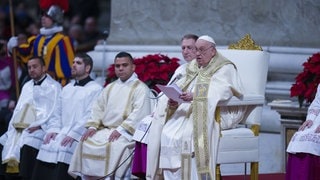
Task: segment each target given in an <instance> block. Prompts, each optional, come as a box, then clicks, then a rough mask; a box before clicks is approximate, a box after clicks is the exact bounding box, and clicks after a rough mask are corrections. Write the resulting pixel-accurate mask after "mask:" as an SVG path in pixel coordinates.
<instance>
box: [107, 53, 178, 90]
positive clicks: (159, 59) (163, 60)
mask: <svg viewBox="0 0 320 180" xmlns="http://www.w3.org/2000/svg"><path fill="white" fill-rule="evenodd" d="M134 64H135V65H136V69H135V73H136V74H137V75H138V78H139V79H140V80H141V81H143V82H144V83H146V84H147V85H148V86H149V88H151V89H154V90H156V91H158V92H159V89H158V88H157V87H156V86H155V85H156V84H167V83H168V82H169V80H170V78H171V76H172V75H173V73H174V71H175V70H176V69H177V67H178V66H179V59H178V58H169V57H168V56H166V55H163V54H151V55H147V56H144V57H142V58H134ZM107 72H108V74H107V78H106V82H105V86H106V85H108V84H109V83H111V82H112V81H114V80H116V79H117V77H116V74H115V72H114V65H111V66H110V67H108V69H107Z"/></svg>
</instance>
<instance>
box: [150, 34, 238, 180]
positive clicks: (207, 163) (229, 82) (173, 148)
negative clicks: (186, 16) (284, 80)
mask: <svg viewBox="0 0 320 180" xmlns="http://www.w3.org/2000/svg"><path fill="white" fill-rule="evenodd" d="M195 47H196V59H195V60H193V61H191V62H190V63H189V64H188V66H187V68H186V75H185V76H183V78H181V79H180V80H178V81H177V82H176V84H177V85H178V86H179V87H180V88H181V89H182V90H183V93H182V95H181V96H180V98H181V99H182V100H184V101H185V103H178V102H176V101H173V100H172V99H168V98H167V97H166V96H162V97H161V98H160V99H159V103H158V107H157V109H156V111H155V113H154V121H153V123H152V124H151V127H150V132H149V137H152V140H151V141H149V144H148V152H147V153H148V156H147V158H148V164H147V165H148V167H147V178H148V179H149V178H150V179H155V178H157V176H158V175H159V174H158V172H157V171H160V170H162V171H163V173H162V175H163V176H164V179H215V164H216V157H217V143H218V141H219V133H220V125H219V123H218V122H217V121H216V119H215V116H214V114H215V110H216V107H217V104H218V102H219V101H222V100H228V99H230V98H231V97H232V96H237V97H240V96H241V95H242V93H241V92H242V90H241V87H242V86H241V81H240V78H239V76H238V73H237V70H236V67H235V65H234V64H233V63H232V62H231V61H229V60H228V59H226V58H225V57H223V56H222V55H221V54H220V53H219V52H218V51H217V50H216V44H215V42H214V40H213V39H212V38H211V37H209V36H206V35H205V36H200V37H199V38H198V40H197V41H196V43H195ZM149 166H151V167H149ZM153 166H158V168H159V169H158V170H156V168H154V167H153Z"/></svg>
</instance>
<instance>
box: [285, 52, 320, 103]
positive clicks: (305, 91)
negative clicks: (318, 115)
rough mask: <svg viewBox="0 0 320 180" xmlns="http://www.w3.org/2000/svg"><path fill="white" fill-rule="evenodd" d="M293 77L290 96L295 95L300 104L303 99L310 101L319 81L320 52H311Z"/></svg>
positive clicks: (313, 96)
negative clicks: (301, 69)
mask: <svg viewBox="0 0 320 180" xmlns="http://www.w3.org/2000/svg"><path fill="white" fill-rule="evenodd" d="M295 79H296V82H295V83H294V84H293V85H292V87H291V89H290V92H291V97H294V96H297V97H298V100H299V103H300V106H301V105H302V102H303V101H304V100H305V101H306V102H307V103H311V102H312V101H313V99H314V98H315V95H316V93H317V87H318V84H319V83H320V52H318V53H315V54H313V55H312V56H311V57H309V58H308V60H307V61H306V62H304V63H303V71H302V72H301V73H300V74H298V75H297V77H296V78H295Z"/></svg>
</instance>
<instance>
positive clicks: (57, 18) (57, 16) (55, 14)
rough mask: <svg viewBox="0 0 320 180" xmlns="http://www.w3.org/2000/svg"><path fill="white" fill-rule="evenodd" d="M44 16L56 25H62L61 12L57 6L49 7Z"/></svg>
mask: <svg viewBox="0 0 320 180" xmlns="http://www.w3.org/2000/svg"><path fill="white" fill-rule="evenodd" d="M46 15H47V16H49V17H50V18H51V19H52V20H53V21H54V22H56V23H57V24H58V25H61V24H62V23H63V10H62V9H61V8H60V7H59V6H57V5H52V6H50V8H49V9H48V11H47V12H46Z"/></svg>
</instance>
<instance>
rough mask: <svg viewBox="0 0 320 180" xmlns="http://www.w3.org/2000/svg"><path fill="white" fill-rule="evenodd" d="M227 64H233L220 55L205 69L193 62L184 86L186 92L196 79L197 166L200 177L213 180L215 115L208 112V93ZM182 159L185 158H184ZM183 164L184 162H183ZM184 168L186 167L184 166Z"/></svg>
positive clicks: (195, 147)
mask: <svg viewBox="0 0 320 180" xmlns="http://www.w3.org/2000/svg"><path fill="white" fill-rule="evenodd" d="M227 64H232V62H231V61H229V60H227V59H226V58H224V57H223V56H221V55H220V54H219V53H217V54H216V55H215V57H214V58H212V59H211V61H210V63H209V64H208V65H207V66H206V67H204V68H199V67H198V65H197V62H196V61H192V62H191V63H190V65H189V66H188V68H187V77H186V81H185V82H184V84H183V85H182V88H183V89H184V90H185V89H186V88H187V87H188V85H189V84H190V83H191V82H192V81H193V80H194V79H196V83H195V91H194V94H193V102H192V107H191V108H192V119H193V141H194V151H195V157H196V165H197V171H198V177H199V178H200V179H202V178H205V179H207V178H209V177H210V179H213V175H212V173H211V171H210V165H209V163H210V156H212V155H211V154H210V152H211V151H210V147H209V144H210V143H209V142H208V137H209V134H208V128H207V124H208V122H207V121H208V116H209V115H213V113H211V112H208V98H207V97H208V91H209V86H210V83H211V77H212V76H213V74H214V73H215V72H216V71H218V70H219V69H220V68H221V67H223V66H224V65H227ZM212 86H214V84H213V85H212ZM182 158H185V157H183V156H182ZM182 163H183V161H182ZM182 166H184V165H182Z"/></svg>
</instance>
